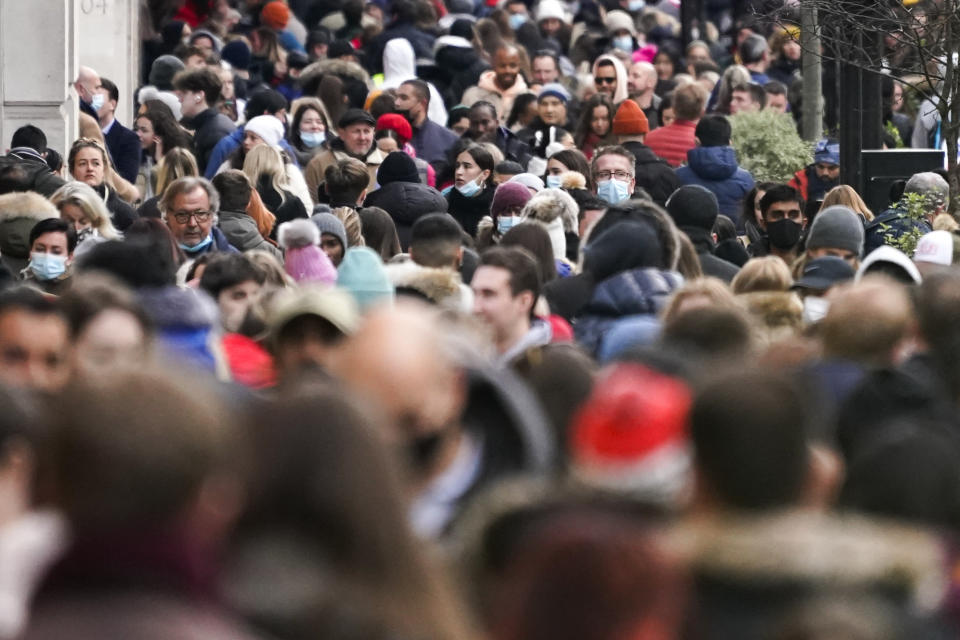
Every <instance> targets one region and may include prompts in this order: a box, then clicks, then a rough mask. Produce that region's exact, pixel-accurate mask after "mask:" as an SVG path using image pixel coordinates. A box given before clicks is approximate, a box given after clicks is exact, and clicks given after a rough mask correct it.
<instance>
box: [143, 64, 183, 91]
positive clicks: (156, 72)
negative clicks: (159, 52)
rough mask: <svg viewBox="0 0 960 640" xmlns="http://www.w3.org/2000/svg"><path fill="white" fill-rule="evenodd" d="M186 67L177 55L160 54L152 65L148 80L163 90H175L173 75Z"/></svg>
mask: <svg viewBox="0 0 960 640" xmlns="http://www.w3.org/2000/svg"><path fill="white" fill-rule="evenodd" d="M185 68H186V65H184V64H183V61H182V60H181V59H180V58H178V57H176V56H171V55H166V56H160V57H159V58H157V59H156V60H154V61H153V64H152V65H151V66H150V77H149V78H148V80H149V81H150V84H152V85H153V86H155V87H156V88H157V89H160V90H161V91H173V76H175V75H177V72H179V71H183V70H184V69H185Z"/></svg>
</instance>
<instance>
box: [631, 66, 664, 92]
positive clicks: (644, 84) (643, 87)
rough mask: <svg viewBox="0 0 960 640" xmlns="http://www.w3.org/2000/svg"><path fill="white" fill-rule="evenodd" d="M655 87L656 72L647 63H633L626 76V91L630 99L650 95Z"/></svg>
mask: <svg viewBox="0 0 960 640" xmlns="http://www.w3.org/2000/svg"><path fill="white" fill-rule="evenodd" d="M656 86H657V70H656V69H655V68H654V66H653V65H652V64H650V63H649V62H634V63H633V64H632V65H630V72H629V74H628V75H627V89H628V90H629V91H630V96H631V97H637V96H642V95H646V94H648V93H650V94H652V93H653V90H654V88H655V87H656Z"/></svg>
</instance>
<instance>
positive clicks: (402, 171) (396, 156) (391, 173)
mask: <svg viewBox="0 0 960 640" xmlns="http://www.w3.org/2000/svg"><path fill="white" fill-rule="evenodd" d="M391 182H420V172H419V171H417V165H416V163H415V162H414V161H413V158H411V157H410V156H408V155H407V154H406V153H404V152H403V151H391V152H390V153H389V154H387V157H386V158H385V159H384V161H383V162H382V163H381V164H380V168H379V169H377V183H379V184H380V186H381V187H383V186H385V185H388V184H390V183H391Z"/></svg>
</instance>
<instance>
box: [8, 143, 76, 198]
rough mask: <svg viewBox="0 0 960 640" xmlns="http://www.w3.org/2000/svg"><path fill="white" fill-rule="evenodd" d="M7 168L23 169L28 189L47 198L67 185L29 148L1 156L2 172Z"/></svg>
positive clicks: (21, 148)
mask: <svg viewBox="0 0 960 640" xmlns="http://www.w3.org/2000/svg"><path fill="white" fill-rule="evenodd" d="M7 167H19V168H20V169H23V171H24V172H25V173H26V174H27V181H26V182H27V184H26V187H27V188H28V189H29V190H30V191H36V192H37V193H39V194H40V195H42V196H45V197H47V198H49V197H50V196H52V195H53V192H54V191H56V190H57V189H59V188H60V187H62V186H63V185H65V184H66V182H65V181H64V180H63V178H61V177H60V176H58V175H57V174H55V173H54V172H53V171H51V170H50V167H49V165H47V163H46V161H44V159H43V158H42V157H41V156H40V154H39V153H37V152H36V151H35V150H34V149H31V148H29V147H17V148H15V149H11V150H10V153H8V154H7V155H5V156H0V170H3V169H6V168H7Z"/></svg>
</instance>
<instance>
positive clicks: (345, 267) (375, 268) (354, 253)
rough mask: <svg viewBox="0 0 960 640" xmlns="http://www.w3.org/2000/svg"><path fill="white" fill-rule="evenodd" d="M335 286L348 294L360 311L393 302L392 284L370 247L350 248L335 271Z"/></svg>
mask: <svg viewBox="0 0 960 640" xmlns="http://www.w3.org/2000/svg"><path fill="white" fill-rule="evenodd" d="M337 286H339V287H341V288H343V289H346V290H347V291H349V292H350V294H351V295H352V296H353V298H354V299H355V300H356V301H357V304H358V305H359V306H360V310H361V311H366V310H367V309H369V308H370V307H373V306H374V305H377V304H381V303H384V302H392V301H393V284H392V283H391V282H390V279H389V278H388V277H387V272H386V270H385V269H384V268H383V262H381V260H380V256H379V255H377V252H376V251H374V250H373V249H371V248H370V247H351V248H350V249H347V252H346V254H344V256H343V261H342V262H341V263H340V267H339V268H338V269H337Z"/></svg>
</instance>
